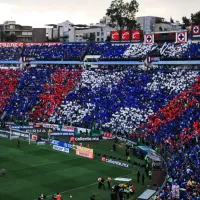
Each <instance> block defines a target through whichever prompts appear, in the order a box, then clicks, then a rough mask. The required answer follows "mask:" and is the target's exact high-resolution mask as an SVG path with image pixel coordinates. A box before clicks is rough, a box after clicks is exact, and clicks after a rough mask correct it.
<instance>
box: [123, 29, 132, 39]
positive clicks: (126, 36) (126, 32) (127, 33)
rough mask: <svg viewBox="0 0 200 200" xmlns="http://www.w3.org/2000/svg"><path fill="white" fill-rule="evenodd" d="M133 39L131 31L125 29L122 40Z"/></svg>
mask: <svg viewBox="0 0 200 200" xmlns="http://www.w3.org/2000/svg"><path fill="white" fill-rule="evenodd" d="M130 39H131V36H130V31H129V30H124V31H122V37H121V40H122V41H128V40H130Z"/></svg>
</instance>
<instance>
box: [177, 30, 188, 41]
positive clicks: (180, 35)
mask: <svg viewBox="0 0 200 200" xmlns="http://www.w3.org/2000/svg"><path fill="white" fill-rule="evenodd" d="M187 41H188V38H187V32H178V33H176V42H177V43H185V42H187Z"/></svg>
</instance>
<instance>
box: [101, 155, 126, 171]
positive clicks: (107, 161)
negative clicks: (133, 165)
mask: <svg viewBox="0 0 200 200" xmlns="http://www.w3.org/2000/svg"><path fill="white" fill-rule="evenodd" d="M102 162H106V163H110V164H113V165H118V166H120V167H126V168H129V167H130V165H129V164H127V163H124V162H120V161H116V160H112V159H107V158H105V157H102Z"/></svg>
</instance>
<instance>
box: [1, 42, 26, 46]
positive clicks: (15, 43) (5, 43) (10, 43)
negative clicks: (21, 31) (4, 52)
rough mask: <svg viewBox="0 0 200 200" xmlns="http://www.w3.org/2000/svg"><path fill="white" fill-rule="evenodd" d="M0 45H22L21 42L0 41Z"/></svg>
mask: <svg viewBox="0 0 200 200" xmlns="http://www.w3.org/2000/svg"><path fill="white" fill-rule="evenodd" d="M0 47H23V43H22V42H0Z"/></svg>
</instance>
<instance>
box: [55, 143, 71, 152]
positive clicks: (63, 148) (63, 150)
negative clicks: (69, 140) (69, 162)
mask: <svg viewBox="0 0 200 200" xmlns="http://www.w3.org/2000/svg"><path fill="white" fill-rule="evenodd" d="M53 150H56V151H61V152H64V153H69V148H65V147H60V146H57V145H53Z"/></svg>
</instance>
